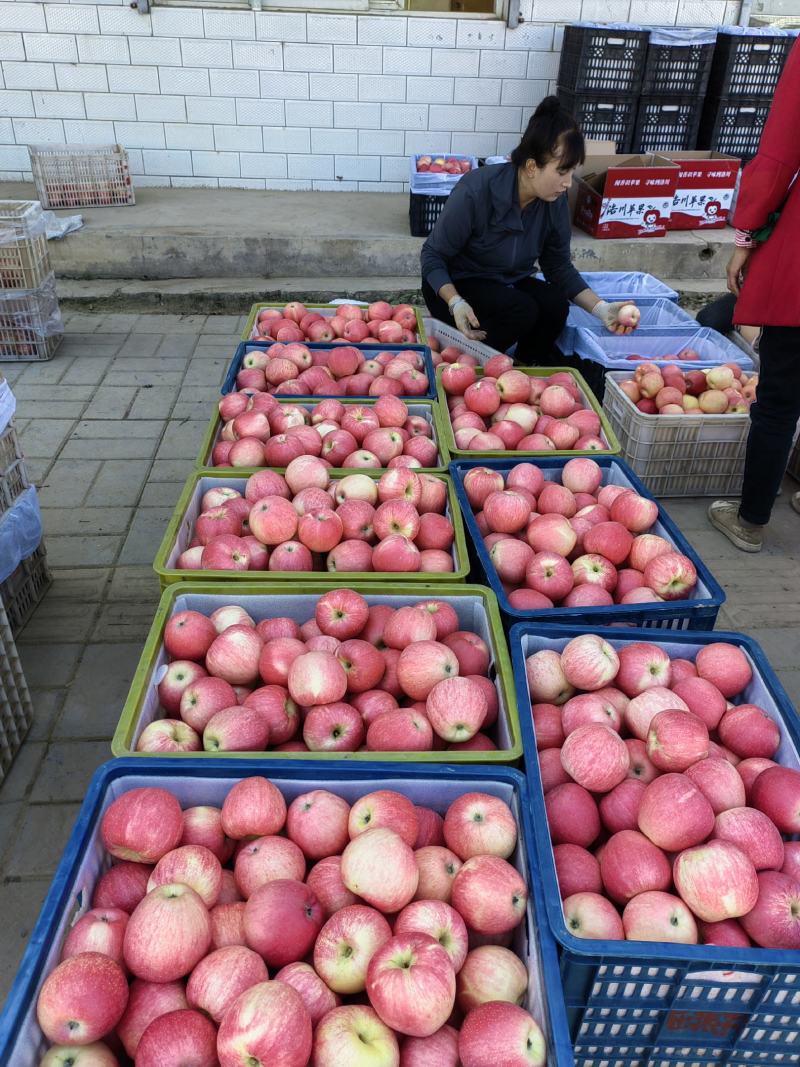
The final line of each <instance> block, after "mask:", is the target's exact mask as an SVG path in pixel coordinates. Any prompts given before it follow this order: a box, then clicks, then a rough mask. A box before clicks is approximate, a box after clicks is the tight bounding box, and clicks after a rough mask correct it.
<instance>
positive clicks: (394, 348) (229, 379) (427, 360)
mask: <svg viewBox="0 0 800 1067" xmlns="http://www.w3.org/2000/svg"><path fill="white" fill-rule="evenodd" d="M303 343H304V344H305V347H306V348H308V349H309V350H310V351H312V352H315V351H317V352H329V351H331V350H332V349H333V348H335V347H336V346H335V345H330V344H313V343H307V342H303ZM274 344H276V342H275V341H242V342H241V344H240V345H239V346H238V347H237V349H236V354H235V355H234V357H233V359H232V360H231V364H230V366H229V367H228V371H227V374H226V375H225V381H224V382H223V383H222V389H221V390H220V392H221V394H222V395H223V396H226V395H227V394H228V393H233V392H235V391H236V375H237V374H238V373H239V371H240V370H241V369H242V360H243V359H244V357H245V355H246V354H247V353H248V352H253V351H255V350H256V349H261V350H262V351H265V350H266V349H267V348H271V347H272V345H274ZM350 347H351V348H357V349H358V350H359V351H360V352H363V353H364V354H365V356H366V358H367V359H372V358H374V357H375V356H376V355H377V354H378V352H396V353H397V355H398V356H402V355H403V353H407V352H416V353H418V354H419V355H421V356H422V362H423V363H424V365H425V374H426V375H427V378H428V391H427V393H422V394H420V395H419V396H413V397H405V399H408V400H435V399H436V377H435V374H434V371H433V361H432V360H431V350H430V348H428V346H427V345H350ZM281 397H283V399H285V400H298V401H299V400H326V399H330V398H331V397H333V398H334V399H336V400H342V399H346V400H375V399H377V398H376V397H374V396H368V395H364V396H348V397H341V396H334V394H332V393H331V394H327V393H326V394H323V395H320V394H317V395H315V396H291V395H284V394H282V393H281V394H279V395H278V399H280V398H281Z"/></svg>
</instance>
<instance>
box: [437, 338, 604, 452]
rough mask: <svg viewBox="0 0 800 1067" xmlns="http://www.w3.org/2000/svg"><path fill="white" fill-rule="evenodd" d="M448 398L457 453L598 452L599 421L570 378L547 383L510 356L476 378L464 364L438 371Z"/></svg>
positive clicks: (600, 441)
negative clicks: (519, 365) (556, 450)
mask: <svg viewBox="0 0 800 1067" xmlns="http://www.w3.org/2000/svg"><path fill="white" fill-rule="evenodd" d="M439 373H440V375H441V382H442V387H443V389H444V391H445V393H446V394H447V408H448V412H449V414H450V425H451V426H452V428H453V436H454V438H455V442H456V445H457V447H458V448H462V449H466V450H467V451H469V452H495V451H510V452H549V451H552V450H555V449H559V450H561V451H565V450H569V449H576V450H583V451H597V450H598V449H607V448H608V444H607V443H606V442H605V441H604V440H603V439H602V437H601V436H600V416H599V415H598V414H597V413H596V412H594V411H592V410H591V408H587V407H585V406H584V404H583V401H582V400H581V394H580V392H579V390H578V387H577V385H576V384H575V379H574V378H573V377H572V375H571V374H567V373H566V372H565V371H560V372H557V373H555V374H551V375H549V376H548V377H546V378H538V377H532V376H531V375H529V374H525V373H523V371H521V370H515V369H514V365H513V361H512V359H511V357H510V356H504V355H496V356H492V358H491V359H490V360H489V361H488V362H487V364H486V366H485V367H484V368H483V375H482V376H481V377H479V376H478V374H477V372H476V370H475V367H474V366H473V365H472V364H470V363H465V362H464V361H463V359H461V360H459V362H456V363H449V364H448V365H447V366H446V367H443V369H442V370H441V371H440V372H439Z"/></svg>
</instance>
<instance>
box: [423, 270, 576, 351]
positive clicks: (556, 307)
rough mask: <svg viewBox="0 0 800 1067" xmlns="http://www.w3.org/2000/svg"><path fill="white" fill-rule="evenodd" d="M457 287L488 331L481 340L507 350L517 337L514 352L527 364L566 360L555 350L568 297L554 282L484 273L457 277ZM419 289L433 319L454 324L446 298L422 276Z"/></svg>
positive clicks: (483, 327)
mask: <svg viewBox="0 0 800 1067" xmlns="http://www.w3.org/2000/svg"><path fill="white" fill-rule="evenodd" d="M457 288H458V293H459V296H463V297H464V299H465V300H466V301H467V303H468V304H469V305H470V306H471V308H472V310H473V311H474V312H475V315H476V316H477V319H478V321H479V322H480V324H481V325H480V328H481V329H482V330H485V331H486V338H485V344H487V345H491V347H492V348H496V349H497V350H498V351H500V352H507V351H508V350H509V348H510V347H511V346H512V345H513V344H514V343H515V342H516V345H517V350H516V352H515V354H514V358H515V360H516V361H517V362H518V363H524V364H527V365H529V366H537V365H538V366H541V367H553V366H557V365H559V364H560V363H561V364H563V363H564V357H563V356H561V355H559V353H558V352H557V351H556V350H555V342H556V338H557V337H558V335H559V334H560V333H561V331H562V330H563V329H564V326H565V324H566V321H567V313H568V311H569V301H568V300H567V299H566V297H563V296H561V294H560V293H558V292H557V291H556V290H555V289H554V288H553V286H552V285H548V284H547V282H542V281H539V280H538V279H537V278H524V279H523V280H522V281H520V282H517V283H516V284H515V285H504V284H503V283H502V282H496V281H489V280H487V279H486V278H459V280H458V285H457ZM422 295H423V297H424V298H425V303H426V304H427V305H428V310H429V311H430V313H431V315H433V317H434V318H435V319H439V321H440V322H447V323H450V324H452V325H454V322H453V318H452V316H451V315H450V312H449V311H448V309H447V304H446V303H445V302H444V300H442V298H441V297H440V296H439V294H438V293H436V292H434V290H433V289H432V288H431V286H430V285H429V284H428V283H427V282H426V281H423V283H422Z"/></svg>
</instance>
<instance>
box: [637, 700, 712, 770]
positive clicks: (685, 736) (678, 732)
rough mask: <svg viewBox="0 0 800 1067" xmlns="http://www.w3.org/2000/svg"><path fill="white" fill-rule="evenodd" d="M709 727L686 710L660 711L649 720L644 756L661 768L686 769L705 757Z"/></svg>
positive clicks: (706, 754)
mask: <svg viewBox="0 0 800 1067" xmlns="http://www.w3.org/2000/svg"><path fill="white" fill-rule="evenodd" d="M708 741H709V738H708V728H707V727H706V724H705V723H704V722H703V720H702V719H698V717H697V716H696V715H692V713H691V712H688V711H660V712H658V714H657V715H654V716H653V718H652V719H651V720H650V729H649V730H648V732H647V755H648V756H649V757H650V760H651V762H652V763H653V764H654V766H656V767H657V768H658V769H659V770H660V771H685V770H687V768H689V767H691V765H692V764H693V763H697V762H698V760H703V759H706V757H707V756H708Z"/></svg>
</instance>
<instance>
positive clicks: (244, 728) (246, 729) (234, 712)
mask: <svg viewBox="0 0 800 1067" xmlns="http://www.w3.org/2000/svg"><path fill="white" fill-rule="evenodd" d="M268 742H269V724H268V723H267V722H266V721H265V719H264V718H263V717H262V716H261V715H260V714H259V713H258V712H257V711H256V710H255V708H248V707H244V706H243V705H238V704H237V705H236V706H235V707H232V708H223V709H222V711H218V712H217V713H216V714H215V715H212V717H211V718H210V719H209V721H208V725H207V726H206V728H205V730H204V731H203V748H204V749H205V750H206V752H263V751H264V750H265V749H266V748H267V744H268Z"/></svg>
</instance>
